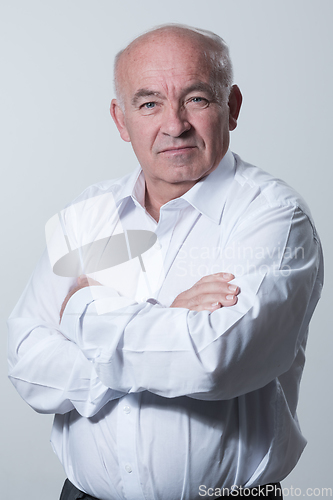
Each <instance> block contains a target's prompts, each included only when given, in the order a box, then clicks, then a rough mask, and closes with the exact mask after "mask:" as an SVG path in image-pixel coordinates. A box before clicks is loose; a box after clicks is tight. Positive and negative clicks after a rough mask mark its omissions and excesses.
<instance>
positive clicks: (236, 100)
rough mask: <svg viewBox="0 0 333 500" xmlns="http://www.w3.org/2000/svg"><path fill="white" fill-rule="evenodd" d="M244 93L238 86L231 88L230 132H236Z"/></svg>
mask: <svg viewBox="0 0 333 500" xmlns="http://www.w3.org/2000/svg"><path fill="white" fill-rule="evenodd" d="M242 100H243V97H242V93H241V91H240V90H239V88H238V86H237V85H233V86H232V87H231V92H230V96H229V130H235V128H236V127H237V118H238V115H239V112H240V108H241V105H242Z"/></svg>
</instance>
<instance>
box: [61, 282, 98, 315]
mask: <svg viewBox="0 0 333 500" xmlns="http://www.w3.org/2000/svg"><path fill="white" fill-rule="evenodd" d="M95 285H100V286H101V284H100V283H99V282H98V281H95V280H93V279H92V278H87V276H84V275H82V276H79V277H78V279H77V285H76V286H74V287H72V288H71V289H70V290H69V292H68V294H67V295H66V298H65V300H64V301H63V303H62V306H61V309H60V320H59V323H60V322H61V318H62V315H63V314H64V310H65V307H66V305H67V302H68V301H69V299H70V298H71V296H72V295H74V293H76V292H78V291H79V290H81V288H85V287H86V286H95Z"/></svg>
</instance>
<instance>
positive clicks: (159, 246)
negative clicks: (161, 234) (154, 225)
mask: <svg viewBox="0 0 333 500" xmlns="http://www.w3.org/2000/svg"><path fill="white" fill-rule="evenodd" d="M155 248H156V250H161V248H162V245H161V243H160V242H159V241H157V242H156V243H155Z"/></svg>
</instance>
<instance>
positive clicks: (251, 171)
mask: <svg viewBox="0 0 333 500" xmlns="http://www.w3.org/2000/svg"><path fill="white" fill-rule="evenodd" d="M233 155H234V159H235V176H234V182H233V184H232V193H231V192H230V193H229V199H230V197H231V196H232V198H233V199H238V200H239V201H241V205H242V208H243V210H245V211H246V213H248V214H249V213H251V212H254V211H256V210H260V209H262V210H265V209H273V208H283V207H284V208H285V209H290V210H293V209H294V210H295V209H296V210H300V211H302V212H303V213H304V214H305V215H306V216H307V217H308V218H309V219H310V220H312V216H311V211H310V209H309V207H308V205H307V203H306V202H305V200H304V198H303V197H302V196H301V195H300V194H299V193H298V192H297V191H296V190H295V189H293V188H292V187H291V186H289V185H288V184H287V183H286V182H284V181H283V180H282V179H279V178H277V177H274V176H273V175H271V174H269V173H268V172H266V171H264V170H262V169H261V168H259V167H256V166H254V165H252V164H250V163H247V162H245V161H244V160H242V159H241V158H240V157H239V156H238V155H237V154H234V153H233ZM230 195H231V196H230Z"/></svg>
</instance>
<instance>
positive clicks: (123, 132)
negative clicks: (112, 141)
mask: <svg viewBox="0 0 333 500" xmlns="http://www.w3.org/2000/svg"><path fill="white" fill-rule="evenodd" d="M110 113H111V116H112V118H113V121H114V122H115V124H116V127H117V129H118V130H119V133H120V137H121V138H122V139H123V140H124V141H126V142H131V139H130V136H129V133H128V131H127V127H126V122H125V114H124V111H123V110H122V108H121V106H120V103H119V101H118V100H117V99H112V101H111V106H110Z"/></svg>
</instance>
